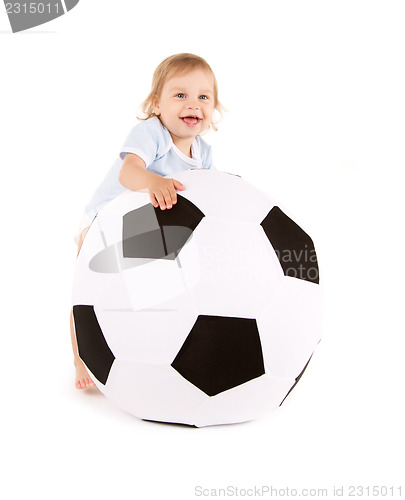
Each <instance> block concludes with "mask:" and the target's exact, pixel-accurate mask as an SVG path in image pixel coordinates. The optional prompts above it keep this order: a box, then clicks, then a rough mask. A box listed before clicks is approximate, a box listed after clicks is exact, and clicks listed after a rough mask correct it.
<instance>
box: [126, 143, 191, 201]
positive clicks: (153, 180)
mask: <svg viewBox="0 0 405 500" xmlns="http://www.w3.org/2000/svg"><path fill="white" fill-rule="evenodd" d="M118 180H119V181H120V183H121V184H122V185H123V186H124V187H126V188H127V189H131V190H132V191H140V190H142V189H145V188H146V189H147V190H148V191H149V197H150V201H151V203H152V205H153V206H154V207H156V208H157V207H158V206H160V208H161V209H162V210H164V209H165V208H172V206H173V204H175V203H176V202H177V195H176V189H178V190H179V191H183V190H184V189H186V188H185V187H184V186H183V184H182V183H181V182H179V181H176V179H168V178H164V177H162V176H161V175H158V174H154V173H153V172H149V171H148V170H146V165H145V162H144V161H143V160H142V158H140V157H139V156H137V155H135V154H132V153H127V154H126V155H125V158H124V161H123V162H122V165H121V170H120V174H119V177H118Z"/></svg>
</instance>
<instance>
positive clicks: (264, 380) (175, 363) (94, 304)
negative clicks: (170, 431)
mask: <svg viewBox="0 0 405 500" xmlns="http://www.w3.org/2000/svg"><path fill="white" fill-rule="evenodd" d="M175 178H176V179H178V180H179V181H180V182H182V183H183V184H184V186H185V187H186V190H184V191H180V192H177V204H175V205H174V206H173V208H171V209H170V210H161V209H160V208H154V207H153V205H152V204H151V203H150V201H149V195H148V194H147V193H146V192H132V191H128V192H126V193H124V194H122V195H121V196H119V197H118V198H116V199H114V200H113V201H112V202H110V203H109V204H108V205H107V206H105V207H104V208H103V209H102V210H101V211H100V212H99V213H98V215H97V217H96V218H95V219H94V221H93V223H92V225H91V226H90V229H89V231H88V233H87V236H86V238H85V240H84V243H83V246H82V249H81V251H80V253H79V256H78V258H77V265H76V273H75V279H74V287H73V315H74V324H75V330H76V337H77V341H78V349H79V355H80V357H81V359H82V360H83V362H84V363H85V365H86V367H87V368H88V370H89V372H90V374H91V377H92V378H93V380H94V382H95V384H96V385H97V387H98V388H99V389H100V391H102V392H103V393H104V394H105V395H106V396H107V397H108V398H109V399H110V400H111V401H113V402H115V403H116V404H117V405H119V406H120V407H121V408H123V409H125V410H127V411H128V412H130V413H132V414H133V415H135V416H137V417H139V418H142V419H145V420H154V421H162V422H176V423H183V424H189V425H195V426H197V427H201V426H206V425H214V424H225V423H234V422H242V421H247V420H252V419H255V418H258V417H260V416H262V415H263V414H265V413H266V412H268V411H269V410H272V409H274V408H277V407H278V406H279V405H280V404H281V403H282V402H283V401H284V399H285V398H286V396H287V395H288V394H289V393H290V391H291V390H292V388H293V387H294V386H295V384H296V383H297V381H298V380H299V378H300V377H301V375H302V373H303V371H304V370H305V368H306V366H307V364H308V362H309V360H310V358H311V356H312V353H313V351H314V349H315V347H316V345H317V344H318V342H319V340H320V288H319V272H318V264H317V258H316V253H315V249H314V246H313V243H312V240H311V238H310V237H309V236H308V235H307V234H306V233H305V232H304V231H303V230H302V229H301V228H300V227H299V226H298V225H297V224H296V223H295V222H293V221H292V220H291V218H289V217H288V216H287V215H286V214H285V213H284V212H283V211H282V210H281V209H280V208H279V207H278V206H275V205H274V203H273V202H272V201H271V200H270V199H269V198H268V197H267V196H266V195H265V194H263V193H262V192H260V191H259V190H258V189H256V188H254V187H253V186H251V185H249V184H248V183H247V182H246V181H244V180H243V179H241V178H240V177H239V176H235V175H232V174H228V173H225V172H221V171H211V170H203V169H197V170H187V171H184V172H179V173H178V174H176V176H175Z"/></svg>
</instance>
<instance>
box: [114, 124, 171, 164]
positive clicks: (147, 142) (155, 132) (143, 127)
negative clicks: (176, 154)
mask: <svg viewBox="0 0 405 500" xmlns="http://www.w3.org/2000/svg"><path fill="white" fill-rule="evenodd" d="M168 135H169V137H168ZM169 149H170V134H169V132H168V131H167V130H166V129H165V128H164V127H163V126H162V124H161V123H160V120H159V118H157V117H153V118H149V119H148V120H145V121H142V122H140V123H138V124H137V125H135V127H133V128H132V129H131V131H130V132H129V134H128V136H127V138H126V139H125V142H124V145H123V146H122V148H121V151H120V158H121V159H122V160H123V159H124V158H125V156H126V154H127V153H133V154H135V155H137V156H139V157H140V158H142V160H143V161H144V162H145V164H146V167H148V166H149V165H151V164H152V163H153V162H154V161H155V160H158V159H159V158H161V157H162V156H163V155H165V154H166V153H167V151H168V150H169Z"/></svg>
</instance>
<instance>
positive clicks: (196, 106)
mask: <svg viewBox="0 0 405 500" xmlns="http://www.w3.org/2000/svg"><path fill="white" fill-rule="evenodd" d="M187 108H189V109H200V103H199V102H198V101H197V100H195V101H189V102H188V103H187Z"/></svg>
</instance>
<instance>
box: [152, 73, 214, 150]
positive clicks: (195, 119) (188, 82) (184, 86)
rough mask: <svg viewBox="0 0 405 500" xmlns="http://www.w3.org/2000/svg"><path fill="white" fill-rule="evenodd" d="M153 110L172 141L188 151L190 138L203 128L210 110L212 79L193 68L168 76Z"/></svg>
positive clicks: (210, 112) (212, 94) (212, 105)
mask: <svg viewBox="0 0 405 500" xmlns="http://www.w3.org/2000/svg"><path fill="white" fill-rule="evenodd" d="M153 110H154V113H155V114H156V115H157V116H159V118H160V120H161V122H162V123H163V125H164V126H165V127H166V128H167V130H168V131H169V132H170V135H171V137H172V139H173V142H174V144H175V145H176V146H177V147H178V148H179V149H180V150H181V151H183V153H185V154H187V155H189V152H190V147H191V144H192V142H193V140H194V138H195V137H196V136H197V135H198V134H200V133H201V132H203V131H204V130H206V129H207V128H208V127H209V125H210V123H211V121H212V114H213V111H214V79H213V76H212V75H210V73H209V72H207V71H204V70H202V69H195V70H193V71H190V72H188V73H184V74H182V75H175V76H172V77H171V78H168V79H167V80H166V82H165V83H164V85H163V88H162V92H161V94H160V96H159V97H158V98H157V99H155V101H154V108H153Z"/></svg>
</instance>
